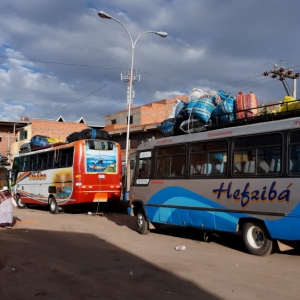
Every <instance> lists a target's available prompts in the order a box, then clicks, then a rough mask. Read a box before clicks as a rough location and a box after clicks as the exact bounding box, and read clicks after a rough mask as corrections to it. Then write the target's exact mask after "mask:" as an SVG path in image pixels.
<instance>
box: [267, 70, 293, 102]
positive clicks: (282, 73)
mask: <svg viewBox="0 0 300 300" xmlns="http://www.w3.org/2000/svg"><path fill="white" fill-rule="evenodd" d="M270 73H271V74H273V75H272V78H274V79H275V78H277V76H279V80H280V81H281V82H282V84H283V86H284V88H285V91H286V92H287V94H288V96H290V95H291V94H293V97H294V98H295V99H297V98H296V96H297V94H296V89H297V79H298V78H299V73H294V74H293V71H292V70H291V69H289V70H288V71H287V72H285V68H284V67H281V68H280V69H278V70H277V65H276V64H275V65H274V70H271V71H269V72H267V71H266V72H264V73H263V75H264V76H268V75H269V74H270ZM286 78H290V79H293V93H292V91H291V89H290V87H289V85H288V83H287V82H286V80H285V79H286Z"/></svg>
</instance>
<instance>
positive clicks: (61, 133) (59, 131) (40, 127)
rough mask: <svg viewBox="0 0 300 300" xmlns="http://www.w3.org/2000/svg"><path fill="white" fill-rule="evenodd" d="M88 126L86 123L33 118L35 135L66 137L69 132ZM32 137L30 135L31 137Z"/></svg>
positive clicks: (33, 132)
mask: <svg viewBox="0 0 300 300" xmlns="http://www.w3.org/2000/svg"><path fill="white" fill-rule="evenodd" d="M86 128H88V126H87V125H86V124H84V123H73V122H56V121H48V120H46V121H45V120H32V121H31V131H32V136H34V135H46V136H49V137H53V138H62V139H65V138H66V137H67V136H68V135H69V134H71V133H73V132H76V131H78V132H79V131H81V130H83V129H86ZM29 138H30V137H29Z"/></svg>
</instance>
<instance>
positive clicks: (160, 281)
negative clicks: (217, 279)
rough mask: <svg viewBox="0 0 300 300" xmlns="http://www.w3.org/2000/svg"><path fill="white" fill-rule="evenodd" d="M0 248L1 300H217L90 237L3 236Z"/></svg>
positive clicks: (31, 233) (53, 234) (12, 233)
mask: <svg viewBox="0 0 300 300" xmlns="http://www.w3.org/2000/svg"><path fill="white" fill-rule="evenodd" d="M0 248H1V251H0V253H1V254H0V282H1V287H0V299H1V300H8V299H14V300H18V299H22V300H26V299H30V300H32V299H40V298H41V299H45V300H46V299H51V300H52V299H64V300H69V299H72V300H77V299H80V300H82V299H106V300H109V299H131V300H137V299H138V300H140V299H155V300H157V299H166V300H168V299H172V300H176V299H219V298H216V297H215V296H213V295H211V294H209V293H208V292H206V291H204V290H203V289H201V288H199V286H196V285H195V284H194V283H192V282H189V281H186V280H184V279H182V278H179V277H177V276H175V275H174V274H171V273H168V272H166V271H165V270H163V269H160V268H158V267H157V266H154V265H152V264H150V263H149V262H146V261H145V260H143V259H141V258H139V257H136V256H134V255H132V254H131V253H128V252H126V251H124V250H122V249H120V248H117V247H116V246H114V245H112V244H110V243H108V242H106V241H105V240H103V239H100V238H98V237H96V236H94V235H91V234H83V233H74V232H58V231H42V230H41V231H39V230H24V229H15V230H11V231H9V230H7V231H3V232H2V233H1V245H0ZM39 297H40V298H39Z"/></svg>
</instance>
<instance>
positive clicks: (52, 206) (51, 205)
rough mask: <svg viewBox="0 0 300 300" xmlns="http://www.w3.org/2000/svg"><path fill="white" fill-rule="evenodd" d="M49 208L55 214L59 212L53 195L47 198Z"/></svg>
mask: <svg viewBox="0 0 300 300" xmlns="http://www.w3.org/2000/svg"><path fill="white" fill-rule="evenodd" d="M49 210H50V213H51V214H57V213H58V212H59V208H58V205H57V203H56V200H55V199H54V197H50V199H49Z"/></svg>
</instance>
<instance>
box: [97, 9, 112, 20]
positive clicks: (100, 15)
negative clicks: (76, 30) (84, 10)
mask: <svg viewBox="0 0 300 300" xmlns="http://www.w3.org/2000/svg"><path fill="white" fill-rule="evenodd" d="M98 16H99V17H100V18H103V19H112V17H111V16H110V15H109V14H107V13H106V12H104V11H101V10H100V11H99V12H98Z"/></svg>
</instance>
